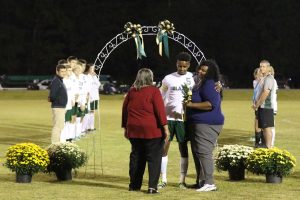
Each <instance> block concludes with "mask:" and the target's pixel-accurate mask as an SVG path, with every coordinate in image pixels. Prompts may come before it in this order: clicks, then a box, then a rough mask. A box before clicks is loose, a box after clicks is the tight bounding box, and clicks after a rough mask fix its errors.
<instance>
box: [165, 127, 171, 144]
mask: <svg viewBox="0 0 300 200" xmlns="http://www.w3.org/2000/svg"><path fill="white" fill-rule="evenodd" d="M169 139H170V132H169V130H167V131H165V143H167V142H168V141H169Z"/></svg>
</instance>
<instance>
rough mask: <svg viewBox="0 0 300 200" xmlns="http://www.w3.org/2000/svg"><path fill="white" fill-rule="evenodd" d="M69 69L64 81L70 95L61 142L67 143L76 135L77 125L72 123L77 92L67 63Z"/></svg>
mask: <svg viewBox="0 0 300 200" xmlns="http://www.w3.org/2000/svg"><path fill="white" fill-rule="evenodd" d="M64 65H65V66H66V69H67V75H66V77H65V78H64V79H63V82H64V84H65V86H66V89H67V95H68V102H67V105H66V114H65V126H64V129H63V130H62V133H61V137H60V142H66V141H70V140H72V138H74V134H75V124H74V122H72V115H73V112H74V108H73V107H74V105H75V90H74V83H73V79H71V74H72V68H71V66H70V65H68V64H67V63H65V64H64Z"/></svg>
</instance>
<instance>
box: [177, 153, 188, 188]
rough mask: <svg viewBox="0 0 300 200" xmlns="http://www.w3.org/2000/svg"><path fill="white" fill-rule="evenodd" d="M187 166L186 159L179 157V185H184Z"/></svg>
mask: <svg viewBox="0 0 300 200" xmlns="http://www.w3.org/2000/svg"><path fill="white" fill-rule="evenodd" d="M188 166H189V158H188V157H180V181H179V182H180V183H185V177H186V174H187V170H188Z"/></svg>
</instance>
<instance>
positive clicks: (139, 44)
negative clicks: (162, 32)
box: [124, 22, 146, 59]
mask: <svg viewBox="0 0 300 200" xmlns="http://www.w3.org/2000/svg"><path fill="white" fill-rule="evenodd" d="M124 29H125V30H124V33H126V34H127V35H131V37H132V38H133V39H134V42H135V46H136V53H137V58H138V59H142V57H143V56H144V57H146V53H145V50H144V39H143V34H142V33H143V32H142V26H141V25H140V24H133V23H131V22H127V23H126V24H125V25H124Z"/></svg>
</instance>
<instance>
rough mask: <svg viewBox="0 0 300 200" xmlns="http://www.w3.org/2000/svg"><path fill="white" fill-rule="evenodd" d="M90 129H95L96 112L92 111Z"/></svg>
mask: <svg viewBox="0 0 300 200" xmlns="http://www.w3.org/2000/svg"><path fill="white" fill-rule="evenodd" d="M90 129H92V130H94V129H95V114H94V113H90Z"/></svg>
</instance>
